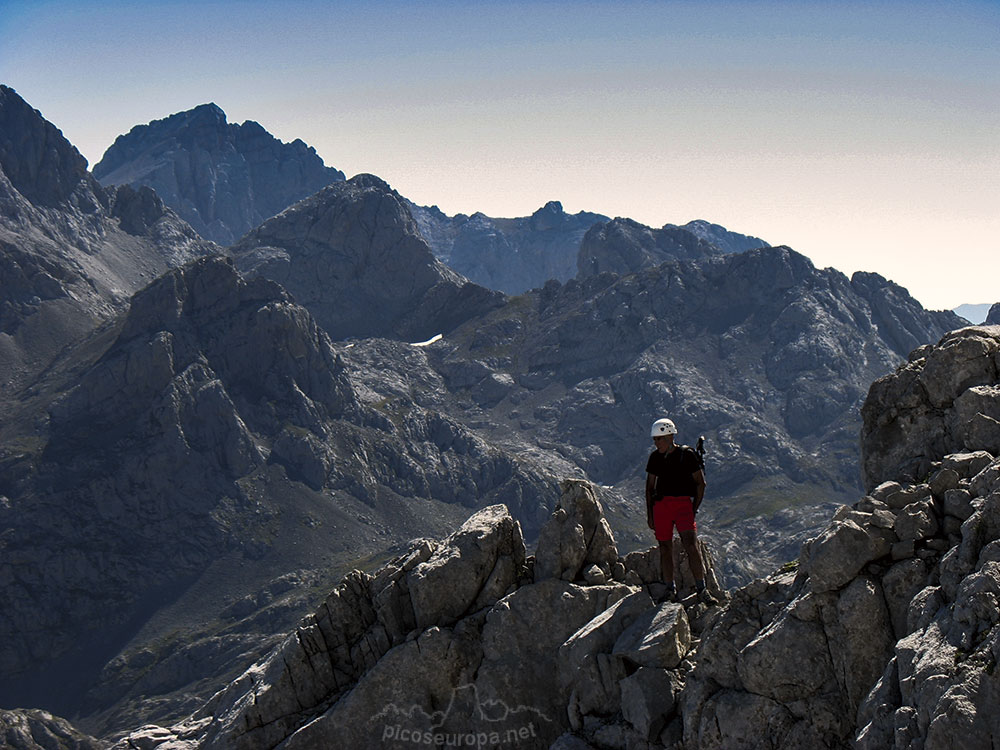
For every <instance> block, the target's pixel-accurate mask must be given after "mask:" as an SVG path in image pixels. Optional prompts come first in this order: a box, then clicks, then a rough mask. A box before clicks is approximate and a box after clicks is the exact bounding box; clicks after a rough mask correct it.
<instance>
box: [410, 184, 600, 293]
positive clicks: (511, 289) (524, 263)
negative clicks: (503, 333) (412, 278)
mask: <svg viewBox="0 0 1000 750" xmlns="http://www.w3.org/2000/svg"><path fill="white" fill-rule="evenodd" d="M410 211H411V212H412V214H413V217H414V219H415V220H416V222H417V225H418V226H419V227H420V233H421V234H422V235H423V237H424V238H425V239H426V240H427V243H428V244H429V245H430V246H431V249H432V250H433V251H434V255H435V256H436V257H437V258H438V259H440V260H441V261H442V262H444V263H446V264H448V266H449V267H450V268H453V269H454V270H456V271H458V273H460V274H462V275H463V276H465V277H466V278H468V279H470V280H472V281H474V282H476V283H477V284H481V285H482V286H485V287H488V288H490V289H496V290H498V291H501V292H505V293H506V294H521V293H523V292H526V291H527V290H529V289H534V288H537V287H540V286H542V285H543V284H544V283H545V282H546V281H548V280H549V279H556V280H557V281H568V280H569V279H571V278H573V277H574V276H575V275H576V258H577V255H578V253H579V252H580V242H581V241H582V240H583V236H584V235H585V234H586V233H587V230H589V229H590V228H591V227H592V226H594V225H595V224H597V223H600V222H606V221H608V217H607V216H601V215H600V214H595V213H590V212H587V211H580V212H579V213H576V214H567V213H566V212H565V211H564V210H563V207H562V204H561V203H559V201H549V202H548V203H546V204H545V205H544V206H542V207H541V208H540V209H538V210H537V211H535V213H533V214H532V215H531V216H525V217H519V218H515V219H497V218H492V217H489V216H486V215H485V214H482V213H475V214H473V215H472V216H466V215H465V214H458V215H457V216H454V217H448V216H446V215H445V214H444V213H442V212H441V211H440V210H439V209H438V208H437V207H433V206H432V207H430V208H427V207H422V206H416V205H414V204H412V203H411V204H410Z"/></svg>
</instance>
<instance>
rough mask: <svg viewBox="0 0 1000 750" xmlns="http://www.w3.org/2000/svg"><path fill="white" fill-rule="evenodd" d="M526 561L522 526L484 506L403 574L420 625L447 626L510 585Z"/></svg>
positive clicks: (503, 512) (495, 508) (500, 510)
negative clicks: (426, 557) (433, 550)
mask: <svg viewBox="0 0 1000 750" xmlns="http://www.w3.org/2000/svg"><path fill="white" fill-rule="evenodd" d="M524 562H525V550H524V539H523V538H522V537H521V527H520V526H519V525H518V523H517V522H516V521H514V519H512V518H511V517H510V514H509V513H508V511H507V508H506V507H504V506H502V505H494V506H491V507H489V508H484V509H483V510H481V511H479V512H478V513H477V514H475V515H474V516H472V517H471V518H470V519H469V520H468V521H466V522H465V523H464V524H463V525H462V528H460V529H459V530H458V531H456V532H455V533H454V534H452V536H450V537H449V538H448V539H447V540H446V541H445V542H444V543H443V544H442V546H441V547H440V548H438V550H436V551H435V552H434V553H433V554H432V555H431V556H430V558H428V559H427V560H426V561H425V562H422V563H420V564H419V565H417V566H416V567H414V568H413V570H412V571H410V573H409V574H408V575H407V582H408V589H409V592H410V601H411V602H412V603H413V613H414V617H415V620H416V626H417V627H418V628H421V629H423V628H426V627H428V626H430V625H431V624H439V625H449V624H451V623H453V622H455V621H457V620H459V619H461V618H462V617H463V616H464V615H466V614H471V613H472V612H474V611H476V610H479V609H482V608H484V607H489V606H491V605H492V604H493V603H494V602H496V601H497V600H498V599H501V598H503V597H504V596H505V595H506V594H508V593H510V590H511V589H512V588H513V587H514V585H515V583H516V581H517V580H518V578H519V577H520V574H521V568H522V567H523V566H524Z"/></svg>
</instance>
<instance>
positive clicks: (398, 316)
mask: <svg viewBox="0 0 1000 750" xmlns="http://www.w3.org/2000/svg"><path fill="white" fill-rule="evenodd" d="M231 252H232V255H233V258H234V259H235V260H236V264H237V266H238V267H239V268H240V269H241V270H242V271H244V272H245V273H251V274H256V275H260V276H265V277H267V278H270V279H273V280H275V281H278V282H279V283H281V284H282V285H283V286H284V287H285V288H286V289H288V290H289V291H290V292H291V293H292V294H293V295H294V296H295V299H296V300H297V301H298V302H299V303H300V304H302V305H304V306H305V307H307V308H308V309H309V311H310V312H311V313H312V314H313V315H314V316H315V317H316V319H317V320H318V321H319V323H320V325H322V326H323V327H324V328H325V329H326V330H327V332H328V333H329V334H330V335H331V336H332V337H333V338H335V339H342V338H348V337H366V336H381V337H387V338H401V339H403V340H409V341H423V340H426V339H429V338H431V337H432V336H435V335H436V334H439V333H446V332H448V331H451V330H452V329H453V328H455V326H457V325H459V324H460V323H463V322H465V321H466V320H469V319H471V318H475V317H477V316H479V315H481V314H483V313H485V312H487V311H489V310H491V309H494V308H496V307H498V306H499V305H501V304H502V301H503V295H501V294H499V293H497V292H492V291H490V290H487V289H485V288H483V287H481V286H478V285H476V284H473V283H471V282H469V281H468V280H467V279H465V278H463V277H461V276H458V275H457V274H455V273H454V272H453V271H451V270H449V269H448V268H447V267H445V266H444V265H443V264H441V263H440V262H438V261H437V260H435V259H434V256H433V254H432V253H431V250H430V248H429V247H428V245H427V243H426V242H425V241H424V240H423V239H422V238H421V236H420V234H419V232H418V230H417V225H416V223H415V222H414V220H413V217H412V216H411V215H410V212H409V210H408V209H407V206H406V202H405V201H404V200H403V198H401V197H400V195H399V194H398V193H397V192H396V191H394V190H392V188H390V187H389V186H388V185H387V184H386V183H385V182H383V181H382V180H380V179H379V178H377V177H374V176H372V175H358V176H357V177H354V178H352V179H351V180H349V181H348V182H343V183H338V184H335V185H331V186H329V187H327V188H325V189H324V190H322V191H320V192H319V193H317V194H316V195H314V196H312V197H311V198H309V199H307V200H304V201H302V202H300V203H298V204H296V205H295V206H293V207H292V208H290V209H288V210H287V211H285V212H283V213H282V214H281V215H279V216H276V217H275V218H273V219H271V220H269V221H267V222H265V223H264V224H263V225H262V226H260V227H258V228H257V229H255V230H254V231H253V232H251V233H250V234H249V235H247V236H246V237H245V238H244V239H243V240H242V241H240V243H239V244H237V245H235V246H234V247H233V248H232V249H231Z"/></svg>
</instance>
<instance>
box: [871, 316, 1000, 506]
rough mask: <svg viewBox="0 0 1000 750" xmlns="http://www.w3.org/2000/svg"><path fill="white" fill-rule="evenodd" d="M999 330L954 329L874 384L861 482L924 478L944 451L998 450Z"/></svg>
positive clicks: (993, 328)
mask: <svg viewBox="0 0 1000 750" xmlns="http://www.w3.org/2000/svg"><path fill="white" fill-rule="evenodd" d="M998 394H1000V328H996V327H972V328H963V329H960V330H957V331H953V332H951V333H949V334H948V335H946V336H945V337H944V338H943V339H941V341H940V342H939V343H938V344H937V346H924V347H921V348H919V349H916V350H914V352H913V353H912V354H911V355H910V358H909V361H908V362H907V363H906V364H905V365H904V366H903V367H902V368H901V369H900V370H899V371H898V372H896V373H894V374H892V375H887V376H885V377H883V378H881V379H879V380H877V381H876V382H875V383H873V384H872V386H871V389H870V390H869V393H868V400H867V401H866V402H865V406H864V409H863V411H862V415H863V417H864V419H865V426H864V430H863V431H862V434H861V445H862V451H863V453H864V461H863V463H862V466H861V469H862V474H863V479H864V483H865V486H866V487H867V488H869V489H870V488H872V487H875V486H876V485H877V484H879V483H881V482H883V481H886V480H888V479H906V480H908V481H911V482H913V481H918V480H922V479H924V478H925V477H926V476H927V474H928V473H929V471H930V466H931V464H932V463H933V462H934V461H936V460H939V458H940V456H941V455H943V454H945V453H957V452H964V451H971V450H979V449H983V450H987V451H989V452H990V453H992V454H993V455H1000V400H998V398H997V395H998Z"/></svg>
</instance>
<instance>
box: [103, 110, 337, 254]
mask: <svg viewBox="0 0 1000 750" xmlns="http://www.w3.org/2000/svg"><path fill="white" fill-rule="evenodd" d="M94 176H95V177H96V178H97V179H98V180H100V182H101V184H103V185H130V186H132V187H139V186H140V185H146V186H148V187H151V188H153V189H154V190H155V191H156V192H157V194H158V195H159V196H160V197H161V198H162V199H163V201H164V202H165V203H166V204H167V205H169V206H171V207H172V208H173V209H174V210H175V211H177V213H178V214H179V215H180V216H181V217H183V218H184V219H185V220H186V221H187V222H188V223H189V224H191V226H192V227H194V228H195V230H196V231H197V232H198V233H199V234H201V235H202V236H203V237H205V238H206V239H210V240H212V241H213V242H217V243H219V244H220V245H231V244H232V243H233V242H235V241H236V240H237V239H239V238H240V237H242V236H243V235H244V234H246V233H247V232H248V231H250V230H251V229H253V228H254V227H256V226H257V225H259V224H260V223H261V222H263V221H264V220H265V219H267V218H270V217H271V216H274V215H275V214H277V213H280V212H281V211H283V210H284V209H285V208H287V207H288V206H290V205H292V204H293V203H296V202H297V201H299V200H301V199H303V198H305V197H307V196H309V195H312V194H313V193H315V192H316V191H317V190H319V189H320V188H323V187H326V186H327V185H329V184H330V183H333V182H340V181H343V180H344V173H343V172H341V171H340V170H338V169H334V168H333V167H327V166H325V165H324V164H323V160H322V159H321V158H320V157H319V155H317V153H316V150H315V149H314V148H312V147H311V146H307V145H306V144H305V143H303V142H302V141H301V140H298V139H296V140H294V141H292V142H291V143H282V142H281V141H279V140H278V139H276V138H275V137H274V136H272V135H271V134H270V133H268V132H267V131H266V130H265V129H264V128H263V127H261V126H260V125H259V124H258V123H256V122H253V121H252V120H248V121H246V122H244V123H243V124H242V125H237V124H235V123H228V122H227V121H226V115H225V113H224V112H223V111H222V110H221V109H220V108H219V107H218V106H217V105H215V104H202V105H200V106H198V107H195V108H194V109H191V110H188V111H186V112H180V113H177V114H175V115H171V116H170V117H166V118H164V119H162V120H154V121H153V122H150V123H149V124H147V125H137V126H135V127H134V128H132V130H130V131H129V132H128V133H126V134H125V135H121V136H119V137H118V138H117V139H116V140H115V142H114V143H113V144H112V145H111V147H110V148H108V150H107V151H106V152H105V153H104V156H103V158H102V159H101V160H100V161H99V162H98V163H97V164H96V165H94Z"/></svg>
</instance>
